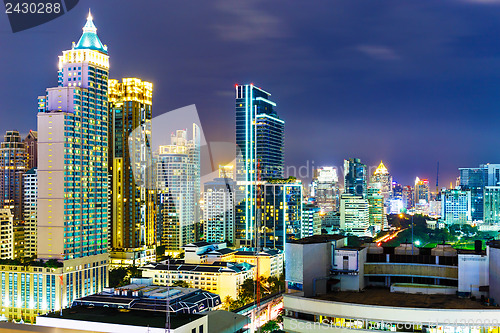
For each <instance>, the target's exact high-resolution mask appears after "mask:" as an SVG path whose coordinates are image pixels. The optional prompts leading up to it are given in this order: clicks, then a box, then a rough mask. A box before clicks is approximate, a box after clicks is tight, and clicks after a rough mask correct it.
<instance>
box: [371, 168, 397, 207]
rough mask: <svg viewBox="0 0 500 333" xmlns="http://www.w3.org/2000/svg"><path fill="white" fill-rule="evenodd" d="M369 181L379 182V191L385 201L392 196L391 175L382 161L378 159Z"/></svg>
mask: <svg viewBox="0 0 500 333" xmlns="http://www.w3.org/2000/svg"><path fill="white" fill-rule="evenodd" d="M370 183H380V184H381V189H380V192H381V194H382V196H383V197H384V200H385V201H387V200H389V199H390V198H391V197H392V190H393V189H392V176H391V174H390V173H389V170H387V168H386V166H385V165H384V162H382V161H380V164H379V166H378V167H377V169H376V170H375V172H374V173H373V175H372V176H371V178H370Z"/></svg>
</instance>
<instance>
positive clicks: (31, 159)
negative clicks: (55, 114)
mask: <svg viewBox="0 0 500 333" xmlns="http://www.w3.org/2000/svg"><path fill="white" fill-rule="evenodd" d="M23 142H24V146H25V148H26V153H27V158H28V170H29V169H36V167H37V165H38V133H37V132H36V131H32V130H30V131H29V133H28V135H26V137H25V138H24V140H23Z"/></svg>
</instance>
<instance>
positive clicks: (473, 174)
mask: <svg viewBox="0 0 500 333" xmlns="http://www.w3.org/2000/svg"><path fill="white" fill-rule="evenodd" d="M458 170H459V171H460V188H461V189H462V190H469V191H470V194H471V200H472V202H471V209H472V220H473V221H482V220H483V205H484V187H485V186H487V185H488V178H489V177H488V166H487V165H481V166H480V167H479V168H459V169H458ZM493 179H494V178H493V177H492V182H495V181H494V180H493ZM492 185H494V184H492Z"/></svg>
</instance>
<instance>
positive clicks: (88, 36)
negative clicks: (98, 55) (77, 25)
mask: <svg viewBox="0 0 500 333" xmlns="http://www.w3.org/2000/svg"><path fill="white" fill-rule="evenodd" d="M82 30H83V34H82V37H80V40H79V41H78V43H77V44H76V45H75V46H74V47H73V49H74V50H81V49H91V50H96V51H100V52H102V53H106V54H107V53H108V48H107V47H106V46H105V45H103V44H102V43H101V40H100V39H99V37H98V36H97V28H96V27H95V25H94V22H93V21H92V14H91V13H90V10H89V16H88V17H87V23H85V25H84V26H83V29H82Z"/></svg>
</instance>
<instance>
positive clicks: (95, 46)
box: [37, 13, 109, 290]
mask: <svg viewBox="0 0 500 333" xmlns="http://www.w3.org/2000/svg"><path fill="white" fill-rule="evenodd" d="M96 30H97V29H96V27H95V26H94V23H93V21H92V16H91V15H90V13H89V17H88V19H87V23H86V24H85V26H84V27H83V34H82V36H81V38H80V40H79V41H78V43H77V44H75V43H73V47H72V49H71V50H68V51H63V54H62V56H59V72H58V74H59V75H58V87H55V88H48V89H47V95H46V96H47V98H46V102H45V103H44V105H45V107H44V108H43V109H41V110H40V112H39V113H38V157H39V158H38V210H37V215H38V217H37V223H38V224H37V229H38V239H43V240H44V241H43V242H41V241H40V242H38V251H37V252H38V257H39V258H48V259H74V258H83V257H88V256H96V257H94V258H93V260H95V265H96V266H100V265H101V264H103V262H104V263H105V262H106V260H107V248H108V243H107V240H108V215H107V211H108V207H107V202H108V107H107V104H108V69H109V57H108V52H107V47H106V46H104V45H103V44H102V43H101V41H100V40H99V37H98V36H97V33H96ZM103 260H104V261H103ZM95 279H96V280H95V281H96V282H95V286H96V289H94V290H98V289H102V287H103V286H104V278H102V277H101V278H99V279H98V277H97V276H96V277H95Z"/></svg>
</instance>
